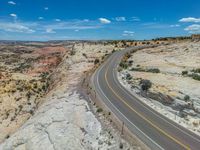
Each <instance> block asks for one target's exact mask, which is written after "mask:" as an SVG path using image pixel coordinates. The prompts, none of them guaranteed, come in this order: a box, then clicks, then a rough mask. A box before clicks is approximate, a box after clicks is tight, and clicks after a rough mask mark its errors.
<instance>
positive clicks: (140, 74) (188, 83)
mask: <svg viewBox="0 0 200 150" xmlns="http://www.w3.org/2000/svg"><path fill="white" fill-rule="evenodd" d="M199 56H200V42H199V40H194V39H193V40H192V39H190V40H183V41H179V42H175V43H173V42H172V43H168V44H165V45H161V46H158V47H155V48H148V49H143V50H138V51H137V52H134V53H131V54H127V55H126V56H125V57H124V58H123V60H122V62H121V63H120V66H119V74H118V77H119V79H120V81H121V83H122V84H123V85H124V86H125V87H126V88H127V89H128V90H129V91H131V92H132V93H136V94H137V95H138V97H139V99H141V100H142V101H143V102H144V103H145V104H147V105H149V106H150V107H152V108H153V109H155V110H156V111H158V112H159V113H161V114H162V115H164V116H167V117H168V118H170V119H172V120H173V121H175V122H177V123H178V124H181V125H182V126H184V127H186V128H188V129H190V130H191V131H193V132H195V133H196V134H198V135H199V134H200V118H199V116H200V94H199V91H200V88H199V87H200V78H199V77H200V74H199V73H200V72H199V68H200V59H199V58H200V57H199Z"/></svg>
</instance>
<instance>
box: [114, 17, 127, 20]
mask: <svg viewBox="0 0 200 150" xmlns="http://www.w3.org/2000/svg"><path fill="white" fill-rule="evenodd" d="M115 20H116V21H126V18H125V17H116V18H115Z"/></svg>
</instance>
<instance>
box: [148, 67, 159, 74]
mask: <svg viewBox="0 0 200 150" xmlns="http://www.w3.org/2000/svg"><path fill="white" fill-rule="evenodd" d="M147 72H151V73H160V70H159V69H158V68H151V69H148V70H147Z"/></svg>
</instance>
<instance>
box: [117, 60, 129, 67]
mask: <svg viewBox="0 0 200 150" xmlns="http://www.w3.org/2000/svg"><path fill="white" fill-rule="evenodd" d="M119 66H120V67H122V68H123V69H127V68H128V64H127V63H126V62H124V61H122V62H120V64H119Z"/></svg>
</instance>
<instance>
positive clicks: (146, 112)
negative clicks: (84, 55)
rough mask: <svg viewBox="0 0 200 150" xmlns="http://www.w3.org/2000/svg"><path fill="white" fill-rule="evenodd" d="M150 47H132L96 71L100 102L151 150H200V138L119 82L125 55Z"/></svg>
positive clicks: (119, 52)
mask: <svg viewBox="0 0 200 150" xmlns="http://www.w3.org/2000/svg"><path fill="white" fill-rule="evenodd" d="M149 47H150V46H140V47H131V48H126V49H124V50H122V51H117V52H115V53H113V54H112V55H111V56H110V57H109V58H108V59H107V60H106V61H105V62H104V63H103V64H102V65H101V66H100V67H99V68H98V69H97V70H96V71H95V73H94V74H93V76H92V78H91V83H92V85H93V88H94V89H95V91H96V94H97V96H98V99H99V100H101V101H102V102H103V103H104V104H105V105H106V106H107V107H108V108H109V109H110V111H111V112H112V113H114V114H115V116H116V117H117V118H118V119H119V120H120V121H122V122H123V123H124V124H125V125H126V127H127V128H128V129H129V130H130V131H131V132H132V133H133V134H134V135H136V136H137V137H139V138H140V139H141V140H142V141H143V142H144V143H145V144H146V145H147V146H149V147H150V148H151V149H153V150H156V149H159V150H160V149H166V150H179V149H180V150H184V149H187V150H189V149H192V150H200V137H199V136H197V135H196V134H194V133H192V132H191V131H189V130H187V129H185V128H184V127H182V126H180V125H178V124H177V123H175V122H173V121H171V120H169V119H168V118H167V117H165V116H163V115H161V114H159V113H157V112H156V111H155V110H153V109H152V108H150V107H149V106H147V105H146V104H144V103H143V102H141V101H140V100H139V99H137V98H136V97H135V96H134V94H133V93H130V92H129V91H127V90H126V89H125V88H124V87H123V86H122V85H121V84H120V83H119V81H118V79H117V66H118V64H119V62H120V60H121V58H122V57H123V55H124V54H125V53H127V52H129V51H137V50H139V49H143V48H149Z"/></svg>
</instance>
